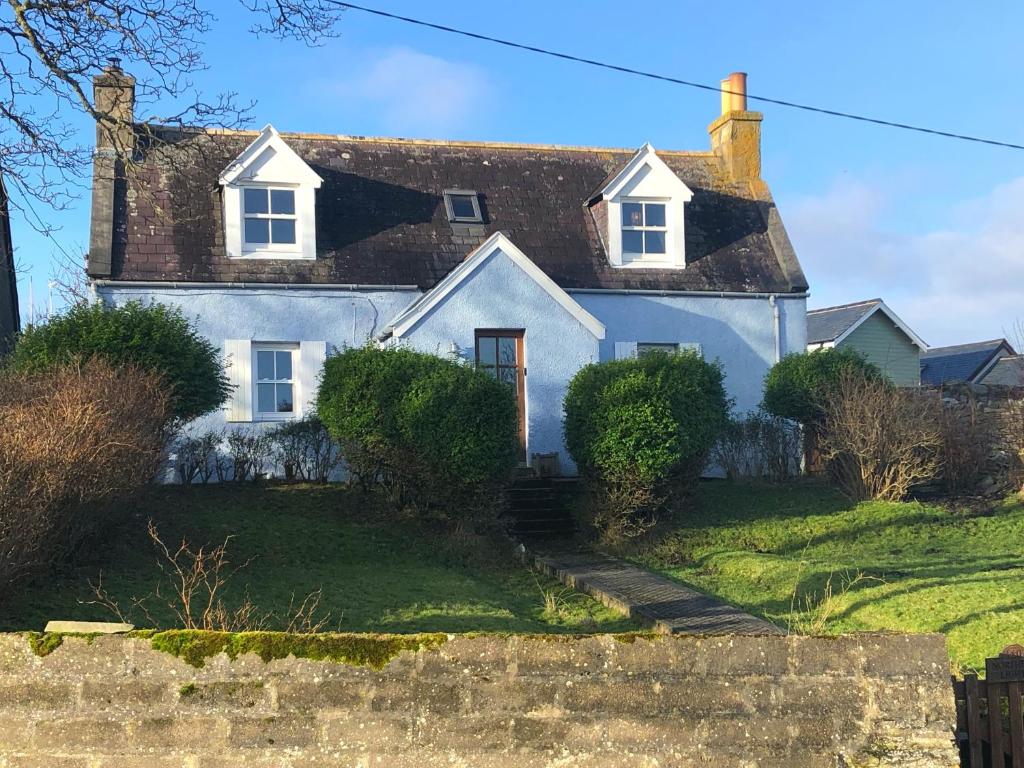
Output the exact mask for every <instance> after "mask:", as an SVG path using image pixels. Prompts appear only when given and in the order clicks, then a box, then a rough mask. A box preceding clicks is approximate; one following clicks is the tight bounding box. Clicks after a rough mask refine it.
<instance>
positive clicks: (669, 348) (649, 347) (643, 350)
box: [636, 342, 679, 357]
mask: <svg viewBox="0 0 1024 768" xmlns="http://www.w3.org/2000/svg"><path fill="white" fill-rule="evenodd" d="M678 351H679V345H678V344H661V343H653V342H652V343H646V344H645V343H643V342H641V343H640V344H637V345H636V354H637V357H643V356H644V355H649V354H651V353H652V352H662V353H665V354H674V353H676V352H678Z"/></svg>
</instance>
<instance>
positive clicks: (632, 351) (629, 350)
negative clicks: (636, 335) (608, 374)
mask: <svg viewBox="0 0 1024 768" xmlns="http://www.w3.org/2000/svg"><path fill="white" fill-rule="evenodd" d="M631 357H636V342H635V341H616V342H615V359H616V360H628V359H629V358H631Z"/></svg>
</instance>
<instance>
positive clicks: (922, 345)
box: [831, 301, 928, 352]
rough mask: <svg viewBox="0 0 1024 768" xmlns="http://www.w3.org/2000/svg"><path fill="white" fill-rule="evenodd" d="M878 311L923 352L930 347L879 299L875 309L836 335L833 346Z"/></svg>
mask: <svg viewBox="0 0 1024 768" xmlns="http://www.w3.org/2000/svg"><path fill="white" fill-rule="evenodd" d="M876 312H881V313H882V314H883V315H885V316H886V317H887V318H889V319H890V320H891V321H892V322H893V324H894V325H895V326H896V327H897V328H899V329H900V330H901V331H903V333H905V334H906V335H907V337H908V338H909V339H910V340H911V341H912V342H914V344H915V345H916V346H917V348H918V349H920V350H921V351H922V352H923V351H925V350H926V349H928V345H927V344H925V343H924V341H923V340H922V339H921V337H920V336H918V335H917V334H916V333H914V332H913V331H912V330H911V328H910V326H909V325H907V324H906V323H904V322H903V321H902V320H900V318H899V316H898V315H897V314H896V313H895V312H893V311H892V310H891V309H889V307H887V306H886V304H885V302H884V301H879V302H878V304H876V305H875V306H874V308H873V309H871V310H869V311H867V312H865V313H864V314H863V315H861V316H860V318H859V319H858V320H857V321H856V322H855V323H853V325H851V326H850V327H849V328H847V329H846V330H845V331H843V332H842V333H841V334H839V335H838V336H836V338H835V339H833V340H832V343H831V346H833V347H834V346H836V345H838V344H840V343H841V342H842V341H843V339H845V338H846V337H847V336H849V335H850V334H851V333H853V332H854V331H855V330H857V329H858V328H860V326H861V325H863V324H864V323H865V322H866V321H867V319H868V318H869V317H871V316H872V315H874V314H875V313H876Z"/></svg>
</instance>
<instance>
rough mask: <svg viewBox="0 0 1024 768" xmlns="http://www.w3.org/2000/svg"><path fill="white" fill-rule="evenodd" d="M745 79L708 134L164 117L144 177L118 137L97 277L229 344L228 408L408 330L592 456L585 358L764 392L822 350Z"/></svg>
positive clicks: (310, 380) (107, 294)
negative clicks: (487, 137)
mask: <svg viewBox="0 0 1024 768" xmlns="http://www.w3.org/2000/svg"><path fill="white" fill-rule="evenodd" d="M725 84H726V85H727V87H728V89H729V90H731V91H733V92H734V94H733V95H729V94H725V95H723V109H722V114H721V116H720V117H718V119H716V120H715V121H714V122H713V123H712V124H711V126H710V128H709V132H710V134H711V147H712V148H711V149H710V150H706V151H696V152H692V151H687V152H681V151H665V150H655V149H654V147H652V146H651V145H650V144H644V145H643V146H642V147H640V149H638V150H622V149H603V148H593V147H567V146H553V145H525V144H502V143H482V142H464V141H423V140H407V139H370V138H363V137H355V136H335V135H320V134H299V133H279V132H278V131H277V130H275V129H274V128H273V126H270V125H268V126H267V127H266V128H264V129H263V130H262V131H259V132H246V131H222V130H210V131H203V130H200V129H188V128H185V129H182V128H170V127H167V128H160V127H157V128H153V127H152V126H150V127H148V135H147V140H146V141H143V140H142V139H141V138H140V140H139V141H138V142H137V144H136V147H135V154H134V162H133V163H131V164H129V166H128V176H129V179H128V182H127V184H120V183H115V177H116V173H115V172H112V169H116V168H117V167H119V166H120V159H119V158H118V157H117V153H116V150H115V149H114V148H113V147H110V146H100V147H98V149H97V155H96V158H97V159H96V172H95V174H94V187H93V219H92V238H91V244H90V253H89V265H88V272H89V276H90V278H91V281H92V284H93V287H94V290H95V293H96V295H97V296H98V297H99V298H100V299H101V300H103V301H106V302H111V303H115V304H117V303H123V302H127V301H130V300H134V299H141V300H144V301H159V302H163V303H166V304H172V305H177V306H180V307H181V308H182V309H183V311H184V312H185V314H186V315H187V316H188V317H190V318H191V319H193V320H194V321H195V322H196V323H197V325H198V327H199V329H200V330H201V331H202V333H204V334H206V335H207V336H208V337H209V338H210V339H211V340H213V341H214V342H215V343H216V344H217V345H220V346H221V347H222V348H223V349H224V351H225V353H226V355H227V359H228V361H229V366H230V376H231V379H232V382H233V383H234V384H235V385H236V386H235V391H234V395H233V397H232V399H231V401H230V402H229V403H227V404H226V406H225V408H224V410H223V412H222V413H220V414H217V415H216V416H215V417H208V420H209V421H210V425H211V426H213V425H215V424H217V423H220V424H224V423H227V424H253V423H257V424H259V423H273V422H278V421H280V420H282V419H293V418H297V417H300V416H301V415H302V414H303V413H305V412H307V411H308V410H309V408H310V403H311V399H312V398H313V396H314V395H315V393H316V388H317V379H318V375H319V371H320V367H321V364H322V361H323V360H324V357H325V355H329V354H331V352H332V350H338V349H342V348H344V347H346V346H349V345H361V344H365V343H367V341H368V340H369V341H374V342H376V343H388V344H396V343H404V344H410V345H412V346H413V347H415V348H418V349H421V350H426V351H429V352H433V353H437V354H440V355H458V356H460V357H462V358H463V359H465V360H467V361H470V362H475V363H477V364H479V365H481V366H484V367H485V368H486V370H488V371H489V372H492V373H493V375H495V376H498V377H499V378H501V379H502V380H504V381H507V382H508V384H509V386H511V387H514V388H515V389H516V391H517V393H518V397H519V401H520V411H521V413H522V415H523V418H522V425H521V442H522V446H521V448H522V455H523V457H524V460H530V458H529V457H533V456H534V455H535V454H546V453H558V454H560V459H561V464H562V466H563V467H568V468H569V469H570V470H571V467H572V464H571V462H570V461H569V460H568V457H567V455H566V451H565V446H564V443H563V434H562V399H563V396H564V393H565V390H566V386H567V384H568V382H569V380H570V378H571V377H572V376H573V374H574V373H575V372H576V371H577V370H579V369H580V368H581V367H582V366H584V365H587V364H588V363H592V362H597V361H601V360H609V359H612V358H616V357H625V356H633V355H636V354H640V353H642V352H643V351H644V350H646V349H651V348H678V347H681V346H683V347H688V348H696V349H699V350H700V352H701V354H703V355H704V356H705V358H707V359H711V360H719V361H720V362H721V364H722V365H723V367H724V370H725V374H726V380H725V381H726V386H727V388H728V391H729V394H730V395H731V396H732V397H733V398H734V399H735V402H736V406H737V408H738V409H740V410H747V409H751V408H753V407H755V406H756V405H757V404H758V402H759V401H760V398H761V387H762V380H763V377H764V375H765V373H766V372H767V370H768V368H769V367H770V366H771V365H772V363H774V362H775V361H776V360H778V359H779V358H780V357H781V356H782V355H784V354H787V353H789V352H797V351H802V350H804V349H805V348H806V344H807V335H806V306H805V300H806V295H807V283H806V280H805V278H804V275H803V272H802V271H801V268H800V265H799V263H798V261H797V259H796V256H795V254H794V252H793V249H792V247H791V245H790V242H789V239H788V237H787V236H786V232H785V229H784V228H783V225H782V222H781V220H780V218H779V214H778V211H777V210H776V208H775V206H774V203H773V202H772V198H771V196H770V194H769V192H768V189H767V186H766V185H765V183H764V181H763V180H762V179H761V176H760V121H761V115H760V114H759V113H756V112H748V111H747V110H746V99H745V97H744V96H743V95H742V93H743V91H744V89H745V81H744V78H743V76H741V75H734V76H732V78H730V80H728V81H725ZM132 87H133V81H132V80H131V78H130V77H129V76H127V75H125V74H124V73H122V72H120V70H116V69H111V70H108V71H107V72H105V73H104V74H103V75H101V76H100V77H99V78H97V81H96V89H97V100H98V103H101V104H102V103H112V104H114V105H124V104H128V105H129V106H128V109H130V108H131V107H130V104H131V98H130V97H131V89H132ZM141 135H142V134H141V132H140V136H141ZM150 136H155V138H156V140H152V139H151V138H149V137H150Z"/></svg>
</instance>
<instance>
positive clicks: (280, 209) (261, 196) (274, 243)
mask: <svg viewBox="0 0 1024 768" xmlns="http://www.w3.org/2000/svg"><path fill="white" fill-rule="evenodd" d="M242 215H243V218H244V219H245V221H244V226H243V228H242V238H243V241H244V246H245V247H246V248H250V249H251V248H273V249H275V250H276V249H280V250H283V251H291V250H295V247H296V245H297V244H298V242H299V240H298V236H297V231H298V217H297V216H296V215H295V190H294V189H281V188H275V187H243V188H242Z"/></svg>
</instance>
